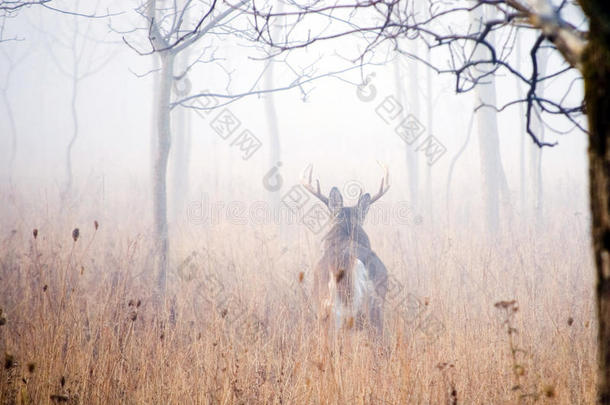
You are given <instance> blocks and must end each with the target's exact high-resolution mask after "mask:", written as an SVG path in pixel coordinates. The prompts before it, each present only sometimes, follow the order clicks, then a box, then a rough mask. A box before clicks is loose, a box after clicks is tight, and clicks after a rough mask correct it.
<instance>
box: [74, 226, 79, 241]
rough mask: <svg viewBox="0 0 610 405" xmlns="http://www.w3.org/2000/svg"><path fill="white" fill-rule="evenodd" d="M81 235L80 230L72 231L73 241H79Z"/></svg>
mask: <svg viewBox="0 0 610 405" xmlns="http://www.w3.org/2000/svg"><path fill="white" fill-rule="evenodd" d="M79 235H80V231H79V230H78V228H74V230H73V231H72V239H74V242H76V241H77V240H78V236H79Z"/></svg>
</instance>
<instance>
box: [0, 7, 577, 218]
mask: <svg viewBox="0 0 610 405" xmlns="http://www.w3.org/2000/svg"><path fill="white" fill-rule="evenodd" d="M80 4H81V6H79V9H80V10H83V12H90V11H92V10H95V9H96V8H95V2H81V3H80ZM134 6H135V4H128V3H127V2H109V4H99V5H98V7H97V10H98V14H99V13H103V10H105V9H106V7H108V12H109V13H116V14H117V15H115V16H112V18H110V19H108V18H99V19H83V18H80V19H77V18H74V17H73V16H70V15H63V14H58V13H53V12H50V11H48V10H44V9H42V8H36V9H26V10H24V11H23V13H22V14H20V15H19V18H15V19H14V20H9V21H8V22H7V25H6V28H5V37H13V36H14V37H16V38H18V40H15V41H7V42H4V43H2V46H1V52H2V57H1V58H0V84H3V85H4V86H6V88H7V91H6V96H7V97H6V99H5V100H3V101H4V102H3V103H2V105H1V108H0V133H1V134H2V136H1V137H0V162H1V166H0V175H1V176H2V179H3V180H2V184H3V188H4V189H5V191H6V190H12V191H15V192H17V191H21V192H27V193H28V195H29V196H30V197H31V198H33V199H35V200H38V202H40V201H44V200H49V201H55V200H56V199H57V198H58V195H59V192H60V190H61V188H62V184H63V183H64V182H65V179H66V173H65V168H64V166H65V163H64V162H65V156H66V147H67V144H68V142H69V140H70V137H71V133H72V116H71V111H70V108H71V92H72V88H71V86H72V81H71V79H70V77H69V75H66V74H63V73H62V71H64V72H68V73H69V72H71V69H72V68H73V65H72V63H73V59H72V56H71V55H72V54H71V50H70V49H69V48H66V47H64V46H63V45H62V43H65V44H68V46H70V44H71V43H72V42H71V41H73V40H74V38H76V49H77V50H78V52H79V59H78V67H79V69H80V71H84V72H89V71H90V70H92V72H90V73H91V74H90V75H89V76H87V77H85V78H83V79H82V80H81V81H79V83H78V94H77V103H76V112H77V115H78V128H79V136H78V139H77V141H76V143H75V144H74V149H73V171H74V176H75V180H74V182H75V183H74V184H75V190H78V194H77V195H78V198H84V197H88V201H89V202H88V204H92V203H91V201H92V202H94V204H93V206H90V207H80V209H84V210H91V211H92V212H91V213H90V214H91V215H97V216H101V215H105V214H108V212H109V210H108V208H109V207H110V206H111V205H112V206H113V207H114V206H115V205H114V204H116V208H123V209H119V210H118V211H116V212H115V211H113V214H112V217H113V218H117V215H118V216H119V217H120V216H123V215H125V216H132V215H133V214H134V213H136V214H137V215H138V217H141V218H142V221H143V223H146V222H147V221H149V219H150V218H149V214H148V213H149V212H150V209H151V204H152V203H151V202H150V201H149V200H148V197H147V195H148V193H149V187H150V175H149V173H150V167H151V163H150V156H151V150H150V143H151V142H150V140H151V131H152V129H153V126H154V121H153V114H152V106H153V94H154V93H153V86H154V73H152V74H146V73H149V72H150V71H151V70H153V69H155V66H156V65H155V61H154V57H153V56H139V55H138V54H137V53H136V52H134V51H133V50H132V49H130V48H129V47H128V46H127V45H126V44H125V43H124V42H123V40H122V36H123V35H122V34H121V33H120V32H121V31H127V30H128V29H129V26H130V25H129V24H134V23H136V24H140V26H141V21H140V20H139V19H138V18H139V16H137V15H136V14H135V13H134V12H133V7H134ZM75 23H76V24H78V33H79V34H78V35H77V36H76V37H74V36H73V34H74V32H75V31H74V27H75ZM130 35H131V34H130V33H127V34H125V38H126V39H128V40H129V41H130V42H131V43H133V44H134V45H135V46H137V47H140V49H144V48H146V41H145V40H143V39H142V36H140V37H130ZM523 38H525V39H524V40H523V44H524V45H523V46H524V49H527V48H526V45H527V40H531V39H532V38H533V37H532V38H529V37H528V36H527V35H525V36H523ZM238 42H239V41H233V40H230V39H225V38H222V37H220V38H214V39H213V40H208V41H206V40H205V39H204V40H203V41H202V44H201V45H200V46H197V47H196V48H197V50H198V51H197V52H199V51H200V50H203V53H204V54H206V51H205V48H206V47H208V46H211V47H212V48H213V49H215V52H216V54H215V55H217V57H218V58H219V60H220V61H219V62H212V63H206V64H201V66H199V67H197V68H196V69H193V71H192V72H191V73H190V74H189V75H188V80H189V82H190V84H191V93H193V92H196V91H199V90H203V89H211V90H214V91H217V92H224V93H226V92H227V91H228V92H229V93H241V92H244V91H247V90H248V89H249V88H250V87H251V86H252V83H254V82H255V80H256V78H257V77H258V76H259V74H260V72H261V69H262V68H263V67H264V64H266V63H267V62H266V61H264V60H263V61H255V60H252V59H249V57H251V56H259V57H260V55H261V53H260V52H258V51H257V50H256V49H254V48H253V46H252V44H249V45H248V46H243V43H238ZM246 44H247V41H246ZM359 47H360V45H359V44H357V43H356V44H355V45H354V44H351V43H350V41H349V40H347V41H346V40H344V41H336V42H328V43H322V44H320V45H316V46H315V47H313V48H311V49H309V50H306V51H300V52H295V53H292V54H290V58H289V62H290V67H291V68H292V70H293V71H297V70H299V69H300V68H303V67H306V66H310V65H311V66H313V67H312V68H311V72H315V73H314V74H313V75H314V76H315V75H318V74H324V73H326V72H329V71H334V70H341V69H343V68H346V67H350V66H355V68H354V70H352V71H350V72H348V73H346V74H344V75H342V76H341V79H339V78H336V77H327V78H321V79H318V80H315V81H312V82H310V83H307V84H305V85H304V86H303V88H302V89H299V88H294V89H291V90H287V91H282V92H278V93H275V94H274V97H275V106H276V110H277V112H276V115H277V125H278V129H279V135H280V149H279V155H280V160H281V162H282V166H281V168H280V169H279V173H280V174H281V176H282V178H283V186H282V188H281V189H280V190H279V191H278V192H276V193H272V192H269V191H267V190H265V188H264V187H263V186H262V179H263V176H264V175H265V174H266V173H267V172H268V171H269V170H270V169H271V168H272V167H273V166H274V162H272V152H271V146H270V142H269V139H268V133H269V125H268V121H269V120H268V118H267V115H266V112H265V109H264V102H265V97H268V96H267V95H262V96H261V95H254V96H249V97H245V98H243V99H240V100H237V101H235V102H233V103H232V104H230V105H229V106H228V107H227V108H229V110H230V111H231V112H232V113H233V114H234V115H235V116H236V117H238V119H239V120H240V121H241V127H240V130H241V129H244V128H247V129H249V130H250V131H251V132H252V133H253V134H254V135H255V136H256V137H258V138H259V139H260V140H261V141H262V147H261V148H260V149H259V150H258V151H257V152H256V153H255V154H254V155H253V156H252V157H251V158H250V159H248V160H244V159H242V155H241V153H240V152H239V151H237V150H236V149H235V148H234V147H233V146H231V145H230V141H225V140H223V139H221V138H220V137H219V136H218V135H217V134H216V133H215V132H214V131H213V130H212V129H211V127H210V125H209V123H210V121H211V119H213V117H214V116H216V115H217V114H218V113H219V112H220V110H214V111H212V113H211V114H210V115H204V114H203V113H202V112H199V113H198V112H195V111H192V110H184V111H186V114H185V115H183V117H185V118H180V119H181V120H183V121H184V120H186V122H188V125H187V127H186V129H185V128H182V127H181V128H176V127H175V125H174V135H173V136H174V137H176V136H177V135H176V133H177V132H179V133H186V134H187V136H189V137H190V139H191V140H190V147H189V148H188V153H189V155H190V162H189V163H188V164H187V166H188V167H189V172H188V174H185V175H184V176H183V177H185V178H186V179H187V182H188V188H187V189H186V190H185V191H180V192H179V193H180V196H177V195H176V190H175V189H173V188H172V183H173V182H174V180H173V179H175V176H176V175H174V174H171V172H172V167H173V166H172V165H173V164H174V163H175V160H176V159H182V158H177V157H176V156H175V154H174V153H173V152H172V155H171V157H170V169H169V171H170V173H169V174H168V178H169V186H170V189H169V190H170V196H169V201H170V207H169V208H170V209H169V212H170V227H171V229H172V230H175V229H177V228H178V227H182V226H183V225H187V224H189V221H188V215H187V211H188V206H189V204H193V202H195V203H196V202H197V201H201V200H202V199H203V198H208V199H210V200H211V201H216V200H218V201H224V202H226V203H228V202H229V201H234V200H235V201H242V202H244V203H245V204H246V205H247V204H249V203H250V202H252V201H259V200H264V201H273V198H277V196H278V195H279V196H282V195H284V194H285V192H286V191H288V190H289V188H290V187H291V186H292V185H294V184H296V183H298V181H299V176H300V173H301V172H302V170H303V169H304V168H305V167H306V166H307V164H308V163H313V164H314V168H315V171H314V177H318V178H319V179H320V181H321V184H322V187H323V190H326V191H328V189H329V188H330V186H332V185H337V186H339V187H340V188H341V187H342V185H344V184H346V182H349V181H354V180H355V181H357V182H358V183H360V184H362V185H363V186H364V187H366V189H367V190H369V191H371V192H373V191H374V190H376V189H377V187H378V182H379V180H380V178H381V174H382V171H381V169H380V168H379V166H378V165H377V163H376V161H377V160H379V161H382V162H385V163H386V164H387V165H388V166H389V168H390V174H391V184H392V189H391V191H390V192H389V193H388V194H387V195H386V196H385V197H384V202H389V203H392V202H395V203H397V202H402V203H405V202H406V203H410V201H409V194H408V192H407V188H406V185H407V183H408V178H407V166H406V158H405V156H406V151H407V149H408V148H412V149H414V148H416V145H411V146H408V145H406V144H405V143H404V141H403V140H402V139H401V138H399V137H398V136H397V135H396V133H395V132H394V128H395V126H396V124H397V123H398V122H399V121H400V120H396V121H394V122H393V123H392V124H386V123H385V122H384V121H383V119H382V118H381V117H380V116H379V115H378V114H377V113H376V108H377V107H378V105H379V104H380V103H381V102H382V101H383V100H384V98H385V97H387V96H394V97H397V98H400V100H401V102H402V104H404V106H405V112H406V113H407V114H409V113H412V114H414V115H416V117H417V118H418V120H419V121H420V122H421V123H422V124H423V125H424V127H425V130H426V132H425V133H424V135H423V136H422V138H421V139H424V137H425V136H428V135H430V134H432V135H434V136H435V137H436V138H437V139H438V140H439V141H440V142H442V144H443V145H444V146H445V147H446V153H445V154H444V155H443V156H442V157H441V158H440V159H439V160H438V161H437V162H436V163H435V164H434V165H433V166H431V167H428V165H427V164H426V162H425V156H424V155H423V153H422V152H419V153H420V154H421V156H420V158H419V173H420V176H419V177H420V180H419V185H420V195H421V198H422V204H421V206H420V207H413V212H412V215H417V214H419V215H420V216H421V219H422V220H423V222H437V223H439V224H442V225H444V224H446V223H447V205H446V201H447V194H446V190H447V177H448V172H449V167H450V163H451V161H452V159H453V158H454V156H455V155H456V154H457V153H458V151H459V150H460V148H461V147H462V145H463V144H464V143H465V139H466V137H467V136H468V133H467V132H468V123H469V120H470V118H471V115H472V114H473V107H474V106H476V105H477V104H478V103H477V100H476V99H475V97H476V96H475V94H474V93H469V94H466V95H455V94H454V87H455V82H454V78H453V77H452V76H451V75H437V74H436V73H434V72H429V71H428V70H427V69H426V68H425V67H424V66H423V65H417V64H415V63H414V62H413V61H411V60H409V59H408V58H406V57H400V56H398V57H396V58H390V57H388V56H387V55H382V56H381V57H377V58H376V61H384V60H386V59H388V60H389V62H388V63H387V64H385V65H365V66H364V67H362V68H358V67H357V66H356V65H353V64H351V62H348V61H346V60H344V59H342V58H340V57H337V56H336V54H341V55H346V56H350V57H351V56H354V55H356V56H357V50H358V49H360V48H359ZM197 52H191V53H190V55H191V60H194V59H196V56H197ZM383 52H384V51H383V49H382V50H380V51H379V52H378V54H379V53H381V54H383ZM416 52H418V54H420V55H422V56H423V55H425V49H424V48H423V47H422V46H421V44H420V45H419V48H417V49H416ZM522 53H524V54H526V55H527V53H526V52H525V51H524V52H522ZM207 54H210V52H209V51H208V52H207ZM192 55H194V56H192ZM9 58H10V60H12V61H13V63H15V62H16V61H18V65H16V67H15V68H14V69H12V70H10V64H9ZM352 59H353V58H352ZM442 59H443V58H442V55H441V56H440V57H437V59H436V63H437V64H439V65H443V63H444V61H443V60H442ZM316 61H317V62H316ZM314 62H316V63H314ZM525 62H526V59H525V58H524V63H525ZM559 63H560V61H559V60H558V58H557V56H553V57H552V58H551V59H550V60H549V66H550V67H557V66H559ZM276 66H277V68H276V69H275V73H274V74H275V83H276V85H284V84H286V83H290V81H291V80H293V79H294V77H295V74H294V73H293V71H291V70H290V69H288V68H287V67H286V65H285V64H283V63H282V62H277V64H276ZM397 70H398V73H397ZM9 73H10V76H9ZM371 73H373V74H374V76H369V75H370V74H371ZM140 75H144V76H143V77H138V76H140ZM229 75H230V76H229ZM367 76H368V77H369V78H370V79H371V82H370V83H371V84H372V85H373V86H374V87H375V88H376V91H377V96H376V97H375V98H374V100H372V101H370V102H364V101H362V100H360V99H359V98H358V96H357V84H359V83H362V81H363V80H364V79H365V78H366V77H367ZM228 77H230V78H231V80H230V81H228ZM228 84H229V86H227V85H228ZM564 85H565V83H564ZM553 86H561V83H559V84H558V83H557V81H550V82H549V84H547V87H549V88H552V89H554V88H555V87H553ZM581 87H582V85H581V82H577V83H576V85H575V89H576V90H575V91H574V92H573V96H574V100H578V99H579V97H581V94H582V89H581ZM262 88H264V83H262V82H259V84H258V85H256V86H255V87H254V89H255V90H257V89H262ZM517 90H518V87H517V85H516V83H515V81H514V80H513V79H512V78H511V77H502V76H500V77H498V79H497V94H498V100H499V102H500V101H502V100H504V101H508V100H511V99H513V98H515V97H516V95H517V94H518V93H517ZM549 91H553V90H549ZM6 102H8V103H9V104H8V105H7V104H6ZM428 107H431V109H429V108H428ZM9 108H10V111H11V112H12V116H13V120H14V125H15V127H14V131H15V133H16V137H17V152H16V159H15V162H14V173H13V180H12V184H9V180H8V179H9V156H10V151H11V136H10V135H11V133H12V129H11V124H10V119H9ZM181 109H182V108H181V107H179V106H178V107H176V108H175V109H174V122H176V121H178V119H177V118H176V115H177V114H179V113H180V112H179V111H178V110H181ZM403 117H404V115H403ZM547 122H548V123H550V124H551V125H556V127H558V128H561V129H564V130H565V129H567V127H566V126H565V122H559V121H553V120H552V119H550V120H548V121H547ZM498 126H499V138H500V151H501V154H502V163H503V165H504V170H505V173H506V177H507V180H508V185H509V189H510V197H511V209H512V210H513V212H514V214H515V216H516V217H517V218H520V220H522V221H523V222H525V223H527V222H528V221H529V220H530V219H531V218H529V217H528V216H529V215H531V214H532V210H533V208H532V207H533V204H534V201H533V198H534V197H533V195H532V194H533V193H532V192H531V190H528V189H527V187H528V182H529V181H530V179H531V178H532V176H533V173H530V172H529V169H528V168H527V162H528V159H529V158H528V157H527V154H528V153H530V150H531V149H532V148H533V144H532V142H531V141H530V140H529V138H528V137H527V135H526V134H524V118H523V112H522V110H521V109H520V107H518V106H516V107H511V108H508V109H507V110H506V111H504V112H503V113H501V114H498ZM476 130H477V128H476V120H475V124H474V127H473V131H472V133H471V136H470V140H469V141H468V143H467V145H466V148H465V150H464V153H463V154H462V156H461V157H460V159H459V160H457V162H456V164H455V169H454V175H453V181H452V188H451V204H450V205H449V210H450V211H452V212H453V213H454V215H453V220H456V219H457V220H459V223H460V224H461V225H464V224H468V225H469V226H471V225H475V226H478V225H480V220H481V218H482V216H481V215H480V210H481V204H482V202H481V198H482V196H481V193H480V190H481V183H482V179H481V176H480V174H481V170H480V163H479V147H478V141H477V136H476ZM524 137H525V142H524V141H523V138H524ZM546 139H547V140H550V141H557V142H558V145H557V146H556V147H554V148H545V149H544V152H543V159H542V165H541V172H542V179H543V201H544V202H543V204H544V209H543V215H544V216H546V217H548V213H549V212H554V211H559V212H561V213H562V214H563V215H574V214H582V215H581V217H580V220H582V224H583V226H587V225H588V219H587V215H586V213H587V211H588V209H587V208H588V207H587V195H586V193H587V186H586V178H587V175H586V164H585V158H586V153H585V152H586V146H587V145H586V137H585V135H584V134H582V133H580V132H579V131H577V130H575V131H572V132H570V133H568V134H566V135H563V136H558V135H556V134H553V133H550V132H549V131H548V130H547V132H546ZM174 146H175V145H174ZM523 153H525V154H526V155H525V158H524V159H525V166H526V167H525V170H526V171H525V172H524V173H523V174H524V176H523V177H521V169H520V156H521V154H523ZM177 175H178V176H180V174H177ZM428 176H429V177H428ZM523 180H525V184H524V183H523ZM172 193H174V194H172ZM32 204H33V205H36V206H37V202H34V201H33V202H32ZM12 208H15V207H5V208H4V209H2V211H1V213H2V215H8V216H13V215H14V212H15V211H14V210H13V209H12ZM134 211H137V212H134ZM415 211H417V212H415ZM229 215H230V214H229ZM100 218H101V217H100ZM21 220H22V221H33V219H31V218H22V219H21ZM192 222H193V221H191V222H190V224H189V226H198V225H199V224H193V223H192ZM471 229H472V228H471Z"/></svg>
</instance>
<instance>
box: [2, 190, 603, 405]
mask: <svg viewBox="0 0 610 405" xmlns="http://www.w3.org/2000/svg"><path fill="white" fill-rule="evenodd" d="M2 204H6V205H5V207H6V208H5V209H4V210H3V215H2V217H1V220H0V226H1V227H0V232H1V234H0V308H1V309H2V315H1V316H0V319H1V322H0V323H1V326H0V352H1V355H2V356H3V366H2V369H1V372H0V403H2V404H15V403H17V404H52V403H66V404H119V403H124V404H371V405H372V404H375V405H377V404H455V403H459V404H514V403H531V402H539V403H558V404H588V403H593V402H594V384H595V322H594V307H593V299H592V297H593V288H592V277H593V270H592V263H591V258H590V250H589V238H588V235H587V226H586V225H583V224H586V220H585V219H583V218H582V217H579V216H575V215H573V214H572V213H569V214H565V213H555V214H553V215H552V216H551V217H552V218H553V219H554V220H549V221H548V223H547V224H546V225H545V227H544V228H543V229H541V230H540V231H537V232H535V231H534V230H533V228H532V227H519V228H515V230H514V231H513V232H506V233H503V234H502V235H501V236H499V237H498V238H497V239H495V240H491V239H487V238H484V237H482V236H480V235H479V234H478V233H477V232H474V231H473V230H470V229H468V230H464V229H463V228H461V229H457V227H456V229H447V228H445V227H442V226H440V225H436V226H429V225H427V224H426V223H425V221H424V223H422V224H412V225H410V226H402V227H393V226H386V225H377V226H375V225H372V226H368V225H367V226H365V227H366V229H367V230H368V232H369V236H370V238H371V241H372V243H373V247H374V249H375V250H376V251H377V252H378V254H379V256H380V257H381V258H382V259H383V260H384V262H385V264H386V266H387V267H388V270H389V272H390V273H391V278H390V291H389V292H388V296H387V301H386V305H385V311H386V312H385V334H384V337H383V341H382V342H374V341H373V340H371V339H370V338H369V337H368V336H367V335H366V334H365V333H361V332H357V331H353V330H351V331H346V332H345V333H343V334H341V335H340V336H339V338H338V340H337V341H336V342H329V343H325V342H324V341H322V340H321V339H320V334H319V331H318V330H317V327H316V323H315V322H314V320H313V314H312V311H311V309H310V305H311V303H310V300H309V296H310V286H311V270H312V266H313V264H314V263H315V261H316V259H317V255H318V252H319V247H318V244H319V239H320V238H319V236H316V235H312V234H311V233H309V232H308V231H307V230H306V229H305V228H304V227H299V226H293V227H288V232H289V233H291V235H290V238H286V239H283V238H280V237H279V236H277V235H276V234H275V232H276V231H275V227H273V226H271V225H268V226H256V227H255V226H248V225H245V226H242V225H235V224H234V225H230V224H224V223H220V224H217V225H214V226H209V227H199V228H197V229H191V228H185V229H181V230H175V232H174V233H175V235H173V239H172V252H173V254H172V266H171V274H170V279H169V292H168V298H167V305H166V309H167V310H166V313H165V315H164V316H163V317H162V318H161V319H159V318H156V317H155V316H154V315H155V309H154V308H153V305H152V296H151V294H152V287H151V282H150V281H149V277H148V276H149V273H150V269H151V254H150V244H149V242H150V241H149V239H148V238H147V237H146V232H145V230H144V229H145V228H144V224H145V223H147V222H146V220H145V218H142V217H140V216H139V212H138V210H136V209H134V210H131V211H130V209H131V208H129V207H123V209H124V210H127V211H124V212H132V214H133V215H130V216H123V217H118V216H117V217H113V216H112V215H108V214H106V215H104V216H99V217H98V216H96V215H97V214H96V213H95V212H91V211H94V210H91V209H89V210H84V209H82V207H81V209H79V210H76V209H74V210H71V209H64V210H63V211H53V210H50V209H49V208H48V207H46V206H45V203H44V202H35V203H32V204H26V203H25V200H19V199H18V198H15V197H13V198H12V200H11V199H9V198H8V197H7V196H6V195H4V196H2ZM94 221H98V224H99V228H98V229H96V225H94ZM74 228H79V232H78V237H76V235H75V234H73V229H74ZM35 229H36V230H35ZM512 300H515V301H516V303H512V302H511V301H512ZM501 301H504V302H501ZM497 303H498V304H497ZM496 304H497V305H496ZM509 331H510V332H512V333H509Z"/></svg>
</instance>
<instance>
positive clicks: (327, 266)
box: [302, 165, 390, 336]
mask: <svg viewBox="0 0 610 405" xmlns="http://www.w3.org/2000/svg"><path fill="white" fill-rule="evenodd" d="M382 167H383V168H384V176H383V177H382V179H381V186H380V187H379V191H378V192H377V194H375V195H374V196H372V197H371V195H370V194H369V193H365V194H363V193H362V189H361V190H360V195H359V196H358V202H357V203H356V205H354V206H351V207H345V206H344V205H343V196H342V195H341V192H340V191H339V189H338V188H337V187H332V188H331V189H330V193H329V194H328V196H325V195H324V194H322V192H321V191H320V182H319V180H318V179H316V180H315V182H316V186H315V187H314V186H313V184H312V172H313V166H312V165H309V167H308V168H307V169H305V171H304V174H303V178H302V185H303V187H304V188H305V189H306V190H307V191H309V192H310V193H311V194H312V195H313V196H315V197H316V198H317V199H319V200H320V201H322V203H323V204H324V205H326V207H327V208H328V210H329V213H330V219H329V225H330V226H329V230H328V232H327V233H326V235H324V237H323V238H322V251H323V253H322V257H321V258H320V259H319V260H318V262H317V264H316V265H315V267H314V271H313V299H314V301H315V303H316V304H317V308H318V320H319V321H321V322H329V324H328V326H329V327H330V328H333V329H332V330H340V329H342V328H343V329H351V328H355V329H357V330H362V329H363V328H364V326H365V325H368V326H369V330H371V331H374V332H376V335H377V336H381V335H382V333H383V304H384V302H385V295H386V292H387V289H388V280H387V278H388V271H387V269H386V267H385V265H384V264H383V262H382V261H381V259H379V257H378V256H377V254H376V253H375V252H374V251H373V250H372V248H371V242H370V240H369V237H368V235H367V233H366V232H365V231H364V228H363V223H364V220H365V218H366V214H367V213H368V211H369V208H370V206H371V204H373V203H375V202H376V201H377V200H379V199H380V198H381V197H382V196H383V195H384V194H385V193H387V191H388V190H389V188H390V184H389V173H388V169H387V167H385V166H383V165H382ZM307 172H309V173H308V176H307V177H308V178H307V181H306V179H305V177H306V175H307V174H306V173H307ZM332 318H334V324H333V322H332Z"/></svg>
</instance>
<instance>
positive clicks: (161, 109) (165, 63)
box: [153, 53, 175, 304]
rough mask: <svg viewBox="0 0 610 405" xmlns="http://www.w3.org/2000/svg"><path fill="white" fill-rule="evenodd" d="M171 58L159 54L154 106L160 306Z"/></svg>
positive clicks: (166, 244) (165, 238)
mask: <svg viewBox="0 0 610 405" xmlns="http://www.w3.org/2000/svg"><path fill="white" fill-rule="evenodd" d="M174 58H175V56H174V55H173V54H172V53H164V54H161V72H160V77H159V88H158V103H157V106H156V111H155V113H156V117H155V119H156V122H157V131H156V132H157V133H156V135H157V137H156V142H155V145H154V146H155V150H156V153H155V156H154V162H153V222H154V244H155V264H156V265H155V270H156V273H157V289H158V297H157V298H158V299H159V301H160V303H161V304H162V303H163V300H164V298H165V289H166V284H167V264H168V259H169V236H168V226H167V161H168V157H169V151H170V146H171V130H170V128H171V118H170V117H171V115H170V102H171V91H172V83H173V71H174V69H173V67H174Z"/></svg>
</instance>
